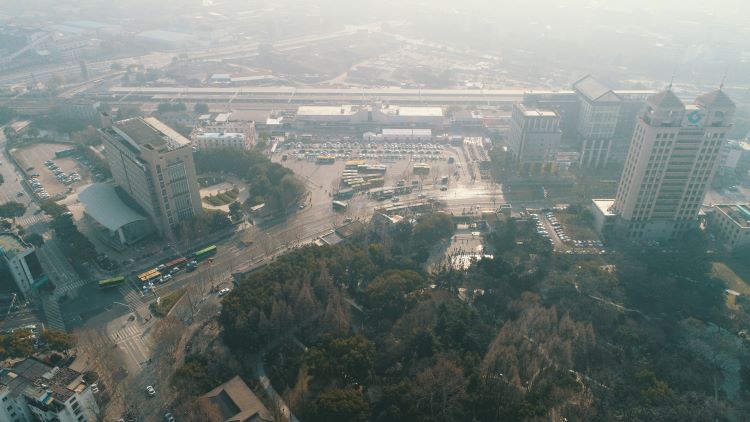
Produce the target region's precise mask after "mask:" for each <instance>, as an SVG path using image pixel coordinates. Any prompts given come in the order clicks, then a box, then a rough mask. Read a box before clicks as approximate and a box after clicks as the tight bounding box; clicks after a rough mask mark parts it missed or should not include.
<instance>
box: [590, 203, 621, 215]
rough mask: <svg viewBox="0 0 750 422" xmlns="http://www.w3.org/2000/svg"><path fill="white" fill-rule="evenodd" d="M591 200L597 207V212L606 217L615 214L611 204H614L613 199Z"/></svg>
mask: <svg viewBox="0 0 750 422" xmlns="http://www.w3.org/2000/svg"><path fill="white" fill-rule="evenodd" d="M591 202H593V203H594V206H595V207H596V208H598V209H599V212H601V213H602V215H604V216H606V217H612V216H614V215H615V213H613V212H612V211H610V210H611V209H612V206H613V205H615V200H614V199H592V200H591Z"/></svg>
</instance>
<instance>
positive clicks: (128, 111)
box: [115, 106, 143, 120]
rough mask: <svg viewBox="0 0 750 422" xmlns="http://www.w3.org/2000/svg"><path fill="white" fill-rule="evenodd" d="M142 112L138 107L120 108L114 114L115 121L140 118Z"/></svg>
mask: <svg viewBox="0 0 750 422" xmlns="http://www.w3.org/2000/svg"><path fill="white" fill-rule="evenodd" d="M142 115H143V112H142V111H141V109H140V108H139V107H138V106H122V107H120V108H118V109H117V112H116V113H115V120H125V119H129V118H131V117H138V116H142Z"/></svg>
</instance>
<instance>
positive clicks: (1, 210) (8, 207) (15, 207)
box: [0, 201, 26, 224]
mask: <svg viewBox="0 0 750 422" xmlns="http://www.w3.org/2000/svg"><path fill="white" fill-rule="evenodd" d="M25 213H26V205H24V204H21V203H19V202H15V201H10V202H6V203H4V204H2V205H0V217H5V218H11V219H13V223H14V224H15V222H16V218H17V217H20V216H22V215H24V214H25Z"/></svg>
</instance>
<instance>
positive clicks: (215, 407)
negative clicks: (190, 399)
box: [199, 376, 274, 422]
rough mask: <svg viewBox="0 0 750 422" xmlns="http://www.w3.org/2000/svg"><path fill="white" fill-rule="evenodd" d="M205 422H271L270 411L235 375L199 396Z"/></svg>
mask: <svg viewBox="0 0 750 422" xmlns="http://www.w3.org/2000/svg"><path fill="white" fill-rule="evenodd" d="M199 400H200V405H201V408H202V410H203V415H201V417H204V418H205V419H204V420H205V421H206V422H272V421H273V420H274V419H273V416H272V415H271V412H270V411H269V410H268V409H267V408H266V406H264V405H263V403H262V402H261V401H260V399H258V396H256V395H255V393H253V391H252V390H251V389H250V387H248V386H247V384H245V382H244V381H242V378H240V377H239V376H235V377H234V378H232V379H230V380H229V381H227V382H225V383H224V384H221V385H220V386H218V387H216V388H214V389H213V390H211V391H209V392H208V393H206V394H204V395H203V396H201V398H200V399H199Z"/></svg>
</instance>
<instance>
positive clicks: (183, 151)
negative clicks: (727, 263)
mask: <svg viewBox="0 0 750 422" xmlns="http://www.w3.org/2000/svg"><path fill="white" fill-rule="evenodd" d="M100 132H101V133H102V138H103V140H104V147H105V156H106V157H107V162H108V163H109V166H110V169H111V170H112V176H113V177H114V179H115V183H117V184H118V185H119V186H120V187H122V188H123V189H124V190H125V192H127V193H128V195H130V197H132V198H133V200H135V202H137V203H138V205H140V206H141V207H142V208H143V209H144V211H145V212H146V213H147V214H148V215H149V217H150V218H151V220H152V222H153V224H154V226H155V227H156V228H157V229H158V230H159V232H160V233H161V234H162V235H167V236H168V235H171V234H172V231H171V228H172V227H174V226H175V225H176V224H177V223H179V222H180V221H183V220H186V219H189V218H191V217H194V216H198V215H201V214H202V212H203V208H202V207H201V199H200V193H199V190H198V181H197V178H196V175H195V165H194V164H193V150H192V147H191V145H190V141H188V140H187V139H186V138H185V137H183V136H182V135H180V134H179V133H177V132H176V131H175V130H173V129H171V128H170V127H168V126H167V125H165V124H164V123H162V122H160V121H159V120H157V119H156V118H153V117H145V118H141V117H136V118H132V119H127V120H122V121H119V122H115V123H113V124H111V125H107V126H105V127H103V128H102V129H101V130H100Z"/></svg>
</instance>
